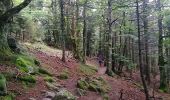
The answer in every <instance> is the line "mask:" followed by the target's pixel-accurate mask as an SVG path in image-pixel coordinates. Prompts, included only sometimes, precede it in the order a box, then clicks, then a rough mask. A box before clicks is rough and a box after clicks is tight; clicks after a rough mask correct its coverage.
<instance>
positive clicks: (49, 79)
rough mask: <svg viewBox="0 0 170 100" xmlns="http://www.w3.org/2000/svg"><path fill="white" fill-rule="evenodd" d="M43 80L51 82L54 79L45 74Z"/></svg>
mask: <svg viewBox="0 0 170 100" xmlns="http://www.w3.org/2000/svg"><path fill="white" fill-rule="evenodd" d="M44 81H46V82H50V83H52V82H54V79H53V78H52V77H50V76H46V77H44Z"/></svg>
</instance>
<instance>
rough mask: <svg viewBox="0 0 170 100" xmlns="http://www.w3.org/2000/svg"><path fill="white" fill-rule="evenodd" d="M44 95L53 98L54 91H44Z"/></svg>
mask: <svg viewBox="0 0 170 100" xmlns="http://www.w3.org/2000/svg"><path fill="white" fill-rule="evenodd" d="M45 97H46V98H54V97H55V93H54V92H48V91H46V93H45Z"/></svg>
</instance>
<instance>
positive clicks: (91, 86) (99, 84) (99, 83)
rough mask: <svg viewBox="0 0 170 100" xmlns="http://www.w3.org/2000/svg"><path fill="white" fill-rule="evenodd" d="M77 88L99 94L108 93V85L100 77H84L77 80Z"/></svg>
mask: <svg viewBox="0 0 170 100" xmlns="http://www.w3.org/2000/svg"><path fill="white" fill-rule="evenodd" d="M77 87H78V88H80V89H83V90H89V91H94V92H99V93H101V94H104V93H108V92H109V91H110V85H109V84H108V83H107V82H106V81H105V80H104V79H103V78H102V77H97V78H96V77H91V78H89V77H86V78H83V79H80V80H78V82H77Z"/></svg>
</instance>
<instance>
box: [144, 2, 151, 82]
mask: <svg viewBox="0 0 170 100" xmlns="http://www.w3.org/2000/svg"><path fill="white" fill-rule="evenodd" d="M148 2H149V1H148V0H143V13H144V15H143V17H144V18H143V24H144V34H145V60H146V65H145V71H146V72H145V74H146V80H147V81H148V83H150V67H149V56H148V35H149V34H148V19H147V17H148Z"/></svg>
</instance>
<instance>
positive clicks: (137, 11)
mask: <svg viewBox="0 0 170 100" xmlns="http://www.w3.org/2000/svg"><path fill="white" fill-rule="evenodd" d="M136 15H137V29H138V48H139V67H140V76H141V80H142V84H143V87H144V91H145V96H146V100H149V93H148V88H147V85H146V82H145V79H144V75H143V65H142V62H141V60H142V55H141V53H142V52H141V34H140V21H139V17H140V16H139V1H138V0H136Z"/></svg>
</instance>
